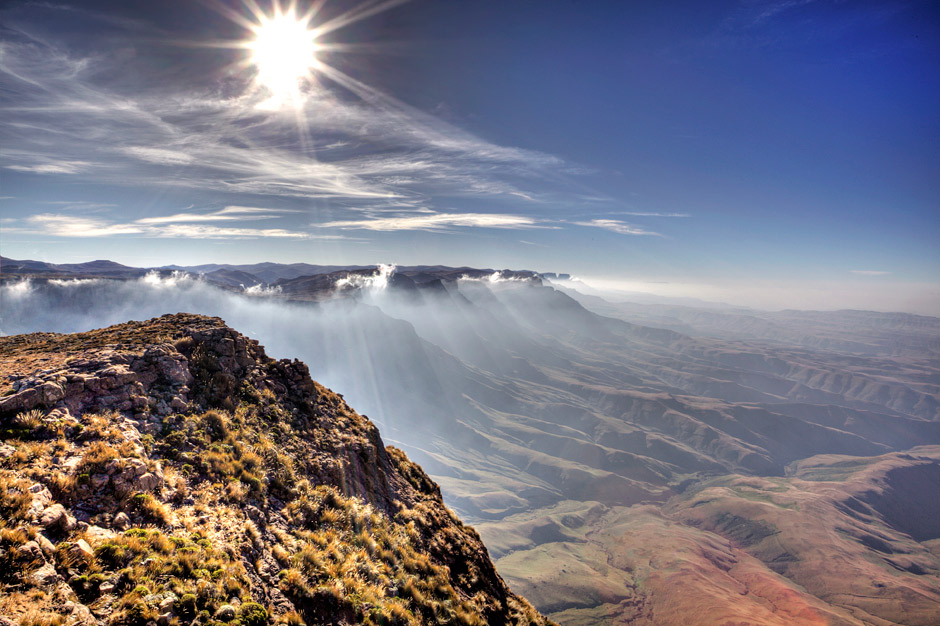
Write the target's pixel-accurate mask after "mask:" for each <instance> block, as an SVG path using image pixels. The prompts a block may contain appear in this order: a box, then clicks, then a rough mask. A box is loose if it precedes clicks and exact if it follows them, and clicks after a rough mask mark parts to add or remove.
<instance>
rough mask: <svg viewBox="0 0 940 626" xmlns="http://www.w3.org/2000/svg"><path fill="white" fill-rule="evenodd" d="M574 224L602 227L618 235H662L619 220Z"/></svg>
mask: <svg viewBox="0 0 940 626" xmlns="http://www.w3.org/2000/svg"><path fill="white" fill-rule="evenodd" d="M575 224H577V225H578V226H591V227H594V228H603V229H604V230H609V231H611V232H614V233H617V234H620V235H651V236H654V237H662V234H661V233H657V232H653V231H651V230H646V229H644V228H640V227H639V226H633V225H632V224H627V223H626V222H621V221H620V220H607V219H598V220H591V221H589V222H575Z"/></svg>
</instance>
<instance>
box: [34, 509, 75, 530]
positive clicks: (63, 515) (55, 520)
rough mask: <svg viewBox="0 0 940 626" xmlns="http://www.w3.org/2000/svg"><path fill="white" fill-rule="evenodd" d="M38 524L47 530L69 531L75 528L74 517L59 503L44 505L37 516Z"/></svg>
mask: <svg viewBox="0 0 940 626" xmlns="http://www.w3.org/2000/svg"><path fill="white" fill-rule="evenodd" d="M39 525H40V526H42V527H43V528H46V529H49V530H53V531H55V530H59V531H69V530H72V529H73V528H75V518H74V517H72V516H71V515H69V514H68V511H66V510H65V507H64V506H62V505H61V504H59V503H56V504H53V505H52V506H48V507H46V510H45V511H43V512H42V517H40V518H39Z"/></svg>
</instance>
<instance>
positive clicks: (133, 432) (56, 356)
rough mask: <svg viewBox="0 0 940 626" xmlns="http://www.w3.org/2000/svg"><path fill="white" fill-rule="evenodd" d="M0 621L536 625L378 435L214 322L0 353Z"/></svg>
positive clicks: (37, 339)
mask: <svg viewBox="0 0 940 626" xmlns="http://www.w3.org/2000/svg"><path fill="white" fill-rule="evenodd" d="M0 398H2V399H0V437H2V441H0V543H2V551H0V558H2V564H0V589H2V590H3V593H2V594H0V595H2V599H0V616H3V617H0V623H2V624H4V625H5V626H6V625H7V624H9V623H10V619H12V620H13V621H14V622H18V623H20V624H27V623H28V624H35V625H40V624H42V625H43V626H59V625H60V624H82V625H86V626H91V625H93V624H113V625H127V626H135V625H140V626H147V625H148V624H149V625H151V626H152V625H153V624H160V625H161V626H167V625H169V626H172V625H176V624H198V625H201V626H208V625H210V624H222V623H229V624H237V625H240V626H262V625H263V624H268V623H285V624H292V625H299V624H334V625H339V624H352V623H363V624H376V625H379V624H465V625H471V624H478V625H483V624H513V625H519V626H524V625H527V624H532V625H538V624H547V623H548V622H547V621H546V620H545V619H544V618H543V617H542V616H540V615H539V614H538V613H537V612H536V611H535V610H534V609H533V608H532V607H531V606H530V605H529V604H528V603H527V602H526V601H525V600H523V599H522V598H520V597H518V596H516V595H514V594H513V593H512V592H511V591H510V590H509V589H508V588H507V587H506V585H505V583H504V582H503V580H502V579H501V578H500V576H499V575H498V574H497V573H496V570H495V569H494V567H493V564H492V562H491V561H490V558H489V556H488V554H487V551H486V548H485V547H484V546H483V544H482V543H481V541H480V538H479V536H478V535H477V534H476V532H475V531H474V530H473V529H472V528H469V527H467V526H464V525H463V524H462V523H461V522H460V520H459V519H457V517H456V516H455V515H454V514H453V513H452V512H451V511H450V510H449V509H447V508H446V507H445V506H444V503H443V501H442V499H441V494H440V490H439V489H438V487H437V486H436V485H435V484H434V483H433V482H432V481H431V480H430V479H429V478H428V477H427V475H426V474H425V473H424V472H423V471H422V469H421V468H420V467H419V466H417V465H415V464H414V463H411V462H410V461H409V460H408V459H407V458H406V456H405V454H404V453H403V452H401V451H400V450H397V449H395V448H392V447H386V446H385V445H384V444H383V442H382V439H381V437H380V436H379V433H378V430H377V429H376V427H375V426H374V425H373V424H372V423H371V422H370V421H369V420H368V419H366V418H365V417H362V416H360V415H358V414H357V413H356V412H355V411H353V410H352V409H351V408H350V407H349V406H348V405H347V404H346V403H345V402H344V401H343V399H342V397H341V396H339V395H338V394H335V393H333V392H331V391H330V390H328V389H326V388H324V387H322V386H321V385H319V384H317V383H315V382H314V381H313V380H311V378H310V376H309V372H308V369H307V367H306V365H304V364H303V363H301V362H299V361H288V360H281V361H275V360H273V359H271V358H268V357H267V356H266V355H265V352H264V350H263V349H262V348H261V347H260V346H259V345H258V343H257V342H256V341H254V340H251V339H248V338H246V337H244V336H242V335H240V334H239V333H238V332H236V331H234V330H232V329H231V328H228V327H227V326H226V325H225V324H224V323H223V322H222V321H221V320H220V319H218V318H209V317H202V316H196V315H187V314H178V315H167V316H163V317H160V318H156V319H153V320H150V321H146V322H130V323H127V324H121V325H118V326H113V327H110V328H106V329H103V330H97V331H91V332H86V333H78V334H73V335H60V334H50V333H37V334H31V335H20V336H13V337H4V338H2V339H0Z"/></svg>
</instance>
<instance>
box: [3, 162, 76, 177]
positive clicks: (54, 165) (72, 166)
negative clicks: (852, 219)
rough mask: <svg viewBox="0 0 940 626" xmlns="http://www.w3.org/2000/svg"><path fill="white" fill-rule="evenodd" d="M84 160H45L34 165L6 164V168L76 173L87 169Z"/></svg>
mask: <svg viewBox="0 0 940 626" xmlns="http://www.w3.org/2000/svg"><path fill="white" fill-rule="evenodd" d="M88 165H89V164H88V163H87V162H85V161H51V160H50V161H47V162H45V163H37V164H34V165H6V166H4V167H5V168H6V169H8V170H14V171H16V172H30V173H32V174H78V173H79V172H82V171H84V170H86V169H87V167H88Z"/></svg>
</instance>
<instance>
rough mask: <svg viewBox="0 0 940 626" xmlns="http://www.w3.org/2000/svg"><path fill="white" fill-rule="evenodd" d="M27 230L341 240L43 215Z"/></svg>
mask: <svg viewBox="0 0 940 626" xmlns="http://www.w3.org/2000/svg"><path fill="white" fill-rule="evenodd" d="M23 222H25V223H26V224H27V227H26V228H21V229H19V231H20V232H28V233H33V234H43V235H52V236H55V237H114V236H117V235H136V236H139V237H186V238H190V239H261V238H278V239H342V238H343V237H342V236H326V237H324V236H322V235H313V234H311V233H308V232H303V231H297V230H287V229H283V228H236V227H219V226H208V225H204V224H192V223H185V222H186V220H181V222H184V223H178V222H177V223H167V222H162V221H158V222H153V221H151V220H140V221H137V222H125V223H121V222H113V221H108V220H105V219H95V218H88V217H76V216H74V215H62V214H52V213H43V214H40V215H33V216H31V217H28V218H26V219H25V220H23Z"/></svg>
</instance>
